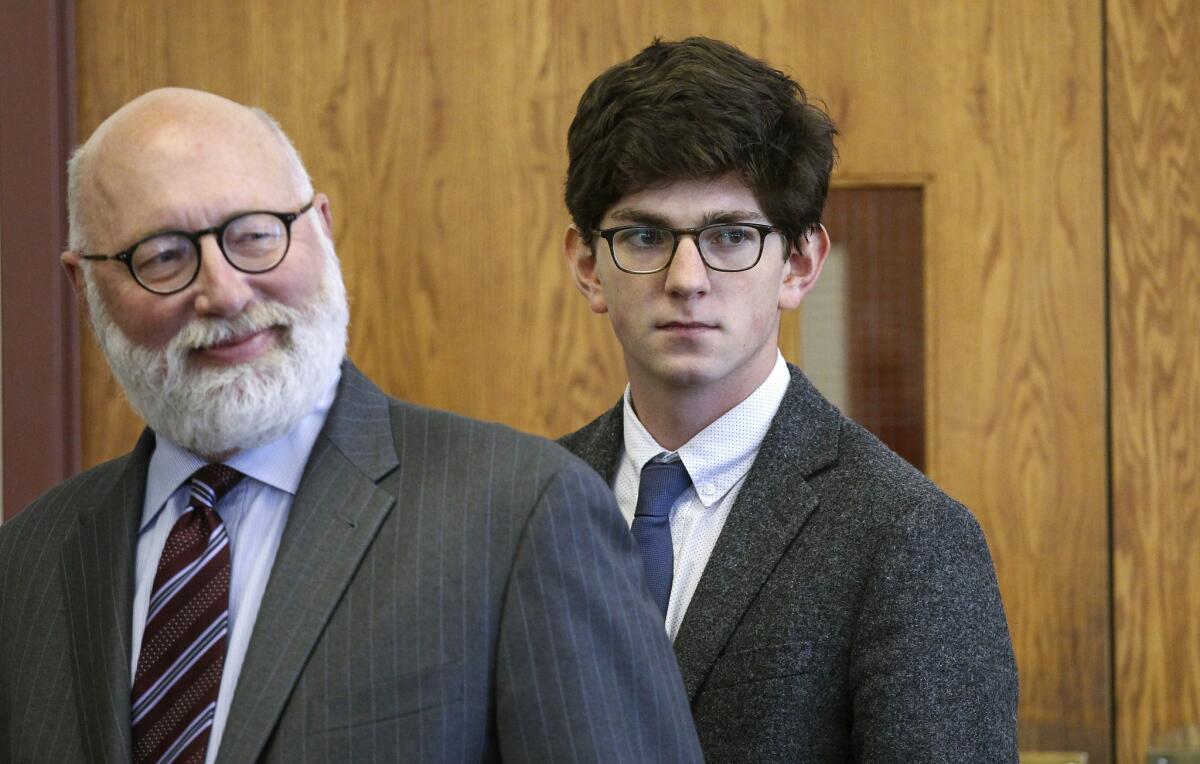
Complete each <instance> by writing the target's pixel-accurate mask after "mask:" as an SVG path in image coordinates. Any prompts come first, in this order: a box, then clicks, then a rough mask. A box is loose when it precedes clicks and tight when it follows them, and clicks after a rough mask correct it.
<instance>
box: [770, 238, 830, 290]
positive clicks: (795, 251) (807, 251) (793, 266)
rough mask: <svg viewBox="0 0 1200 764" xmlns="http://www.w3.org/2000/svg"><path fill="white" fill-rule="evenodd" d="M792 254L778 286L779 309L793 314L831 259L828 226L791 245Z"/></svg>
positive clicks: (789, 254)
mask: <svg viewBox="0 0 1200 764" xmlns="http://www.w3.org/2000/svg"><path fill="white" fill-rule="evenodd" d="M789 246H790V247H791V251H790V252H789V253H788V259H787V262H785V263H784V264H783V279H782V281H781V282H780V284H779V309H780V310H794V309H795V308H797V307H799V305H800V301H801V300H803V299H804V296H805V295H806V294H808V292H809V290H810V289H812V288H813V287H814V286H816V283H817V278H818V277H819V276H820V275H821V268H823V267H824V266H825V258H826V257H828V256H829V232H828V231H826V230H825V226H823V225H820V224H819V223H818V224H817V227H816V228H814V229H812V230H811V231H809V232H808V233H806V234H804V235H803V236H801V237H800V239H799V240H798V241H795V242H789Z"/></svg>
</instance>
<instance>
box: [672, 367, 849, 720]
mask: <svg viewBox="0 0 1200 764" xmlns="http://www.w3.org/2000/svg"><path fill="white" fill-rule="evenodd" d="M839 429H840V415H839V414H838V413H837V410H836V409H834V408H833V407H832V406H831V405H830V404H829V403H828V402H826V401H825V399H824V398H822V397H821V396H820V395H819V394H818V393H817V392H816V390H815V389H814V388H813V387H812V385H811V384H810V383H809V382H808V380H807V379H805V378H804V376H803V375H802V374H801V373H800V371H799V370H797V369H794V368H793V369H792V381H791V384H790V385H789V386H788V391H787V393H786V395H785V396H784V399H783V402H782V403H781V404H780V406H779V411H778V412H777V413H776V415H775V419H774V421H773V422H772V423H771V428H770V429H769V430H768V432H767V435H766V437H765V438H764V439H763V443H762V446H761V448H760V449H759V452H758V457H757V459H755V462H754V466H753V467H751V469H750V474H749V475H748V476H747V478H746V481H745V482H744V483H743V485H742V489H741V492H740V493H739V494H738V498H737V500H736V501H735V502H734V505H733V508H732V509H731V510H730V513H729V517H728V519H727V520H726V521H725V526H724V528H722V530H721V535H720V536H719V537H718V539H717V544H716V546H715V547H714V548H713V552H712V556H711V557H710V558H709V560H708V564H707V565H706V566H705V568H704V573H703V574H702V575H701V577H700V583H699V584H698V586H697V587H696V592H695V594H694V595H693V596H692V600H691V602H690V603H689V605H688V609H687V613H686V614H685V615H684V619H683V623H682V624H681V625H680V628H679V633H678V634H677V635H676V638H675V653H676V656H677V657H678V658H679V668H680V673H682V675H683V683H684V686H685V687H686V688H687V692H688V699H689V700H690V701H694V700H695V698H696V693H697V692H698V691H699V689H700V687H701V686H702V684H703V683H704V680H705V678H706V677H707V676H708V673H709V671H710V669H711V668H712V665H713V663H714V662H715V661H716V659H717V658H718V657H719V656H720V654H721V653H722V651H723V650H724V648H725V645H726V643H727V642H728V641H729V639H730V637H731V636H732V635H733V632H734V630H735V629H736V628H737V625H738V623H739V622H740V621H741V619H742V616H743V615H744V614H745V612H746V610H747V609H748V608H749V607H750V604H751V603H752V602H753V601H754V598H755V597H756V596H757V594H758V592H759V590H760V589H761V588H762V586H763V584H764V583H765V582H766V580H767V578H768V577H769V576H770V575H771V571H772V570H774V568H775V566H776V565H777V564H778V563H779V560H780V558H781V557H783V555H784V553H785V552H787V550H788V548H789V547H790V546H791V545H792V542H793V540H794V539H795V537H796V535H797V534H798V533H799V532H800V529H801V528H802V527H803V525H804V521H805V520H806V519H807V518H808V516H809V515H810V514H811V513H812V512H813V510H814V509H815V508H816V506H817V497H816V494H815V493H814V492H813V491H812V489H811V488H810V487H809V485H808V483H807V481H806V478H807V477H809V476H811V475H812V474H813V473H814V472H816V471H817V470H820V469H822V468H824V467H825V466H827V465H829V464H830V463H831V462H833V461H834V460H835V459H836V458H837V453H838V437H839Z"/></svg>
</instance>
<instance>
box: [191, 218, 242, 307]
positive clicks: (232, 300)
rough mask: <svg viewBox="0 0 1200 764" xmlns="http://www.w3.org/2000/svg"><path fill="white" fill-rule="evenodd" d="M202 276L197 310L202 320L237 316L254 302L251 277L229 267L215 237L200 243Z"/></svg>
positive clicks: (202, 240) (198, 281)
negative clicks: (202, 317)
mask: <svg viewBox="0 0 1200 764" xmlns="http://www.w3.org/2000/svg"><path fill="white" fill-rule="evenodd" d="M198 256H199V258H200V272H199V273H198V274H196V284H197V286H198V287H199V289H198V290H197V292H196V301H195V305H194V307H195V310H196V315H198V316H234V315H237V314H238V313H240V312H242V310H244V309H245V307H246V305H248V304H249V303H250V301H251V300H252V299H253V298H254V289H253V288H252V287H251V286H250V284H249V283H248V281H247V277H248V275H249V274H246V273H243V272H242V271H239V270H238V269H237V268H234V267H233V266H232V265H230V264H229V261H228V260H226V259H225V255H224V254H223V253H222V252H221V248H220V247H219V246H218V245H217V239H216V236H215V235H212V234H210V235H208V236H204V237H202V238H201V239H200V252H199V255H198Z"/></svg>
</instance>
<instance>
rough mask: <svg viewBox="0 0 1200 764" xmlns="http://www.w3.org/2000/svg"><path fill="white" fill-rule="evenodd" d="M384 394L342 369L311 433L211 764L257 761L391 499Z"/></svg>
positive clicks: (392, 462) (349, 367) (392, 456)
mask: <svg viewBox="0 0 1200 764" xmlns="http://www.w3.org/2000/svg"><path fill="white" fill-rule="evenodd" d="M396 454H397V448H396V443H395V440H394V437H393V433H392V422H391V416H390V403H389V400H388V398H387V396H386V395H384V394H383V392H382V391H380V390H379V388H377V387H376V386H375V385H374V384H372V383H371V382H370V381H369V380H368V379H367V378H366V377H364V376H363V375H362V374H361V373H360V372H359V371H358V369H356V368H355V367H354V365H353V364H352V363H350V362H349V361H346V362H345V363H344V364H343V367H342V379H341V382H340V383H339V385H338V395H337V400H335V401H334V404H333V407H332V408H331V409H330V411H329V416H328V418H327V419H326V421H325V427H324V429H323V430H322V432H321V434H320V435H319V436H318V437H317V442H316V444H315V445H314V446H313V451H312V455H311V456H310V457H309V461H308V465H307V466H306V467H305V470H304V477H303V478H301V481H300V487H299V489H298V491H297V493H296V499H295V501H294V502H293V503H292V507H291V509H290V511H289V515H288V521H287V527H286V528H285V529H284V533H283V539H282V540H281V541H280V545H279V552H278V553H277V554H276V557H275V565H274V567H273V568H272V570H271V578H270V580H269V581H268V582H267V588H266V591H265V592H264V593H263V600H262V604H261V605H260V607H259V612H258V620H257V621H256V624H255V628H254V634H253V636H252V637H251V640H250V645H249V648H248V649H247V652H246V659H245V662H244V663H243V665H242V672H241V675H240V676H239V678H238V685H237V691H236V693H235V694H234V697H233V705H232V707H231V708H230V710H229V720H228V722H227V724H226V727H225V732H224V735H223V736H222V739H221V748H220V754H219V757H218V760H220V761H255V760H257V759H258V758H260V756H261V755H262V752H263V749H264V748H265V747H266V744H267V741H268V739H269V738H270V736H271V734H272V731H273V730H274V728H275V725H276V723H277V722H278V720H279V717H280V715H281V714H282V712H283V709H284V707H285V706H286V704H287V701H288V698H289V697H290V695H291V693H292V690H293V688H294V687H295V685H296V682H297V681H298V680H299V677H300V673H301V671H302V670H303V668H304V665H305V663H306V662H307V661H308V657H309V655H310V654H311V652H312V650H313V648H314V646H315V645H316V643H317V641H318V640H319V639H320V636H321V634H322V632H323V630H324V628H325V625H326V623H328V621H329V618H330V617H331V615H332V613H333V611H334V609H335V608H336V607H337V604H338V602H339V601H340V600H341V597H342V594H343V592H344V591H345V590H346V587H347V586H348V585H349V583H350V579H351V578H352V577H353V575H354V571H355V570H356V569H357V568H358V565H359V562H360V561H361V559H362V557H363V555H364V554H365V553H366V551H367V548H368V547H369V546H370V544H371V541H372V540H373V539H374V538H375V534H376V533H377V532H378V530H379V528H380V526H381V525H382V524H383V521H384V519H385V518H386V517H387V515H388V513H389V511H390V510H391V507H392V504H393V503H394V502H395V498H394V497H393V496H392V495H391V494H389V493H387V492H386V491H383V490H380V489H379V488H378V487H377V485H376V484H377V483H378V482H379V481H380V480H381V479H383V478H384V477H385V476H387V475H388V474H389V473H391V472H392V471H394V470H395V469H396V468H397V467H398V466H399V464H400V460H399V459H398V457H397V455H396Z"/></svg>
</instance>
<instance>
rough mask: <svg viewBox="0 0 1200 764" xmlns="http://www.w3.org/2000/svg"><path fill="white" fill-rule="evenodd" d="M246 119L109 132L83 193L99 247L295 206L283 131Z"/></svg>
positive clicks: (138, 126) (204, 120)
mask: <svg viewBox="0 0 1200 764" xmlns="http://www.w3.org/2000/svg"><path fill="white" fill-rule="evenodd" d="M245 117H246V118H238V117H237V115H233V116H230V115H215V116H214V115H207V116H205V117H202V118H199V119H193V120H184V119H165V120H162V121H160V122H158V123H153V124H144V123H143V124H138V123H135V124H132V125H127V126H120V127H118V128H116V129H114V131H112V133H111V134H109V135H106V136H104V140H103V142H101V143H100V145H98V146H97V147H96V155H95V157H94V160H93V164H92V166H91V167H90V168H89V172H90V176H89V183H88V184H87V186H86V188H85V191H84V204H86V205H87V208H88V212H89V215H90V216H91V218H92V222H93V225H92V232H93V240H94V241H93V243H94V244H95V245H96V247H97V248H99V249H104V248H111V247H114V246H120V245H123V244H127V243H128V242H129V241H130V240H132V239H135V238H139V237H141V236H144V235H148V234H150V233H153V232H155V231H157V230H163V229H167V228H185V229H187V228H204V227H208V226H211V225H216V224H218V223H220V222H221V221H222V220H224V219H225V218H227V217H229V216H230V215H232V214H236V213H237V212H240V211H245V210H250V209H287V208H289V207H290V206H292V205H293V204H295V203H296V202H297V199H298V195H299V190H298V189H296V188H295V186H296V182H295V179H294V174H293V173H292V172H291V166H290V161H289V158H288V156H287V155H286V152H284V150H283V149H282V146H281V145H280V141H279V139H278V137H277V136H276V135H275V134H274V133H273V132H272V131H271V130H270V129H269V128H268V127H267V126H266V125H265V124H264V123H262V122H261V121H260V120H259V119H258V118H257V117H255V116H254V115H253V114H251V113H249V112H247V113H246V114H245Z"/></svg>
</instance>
